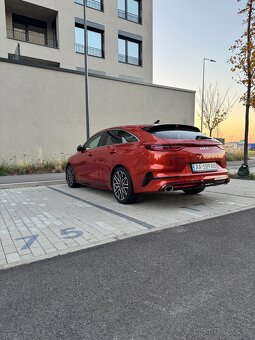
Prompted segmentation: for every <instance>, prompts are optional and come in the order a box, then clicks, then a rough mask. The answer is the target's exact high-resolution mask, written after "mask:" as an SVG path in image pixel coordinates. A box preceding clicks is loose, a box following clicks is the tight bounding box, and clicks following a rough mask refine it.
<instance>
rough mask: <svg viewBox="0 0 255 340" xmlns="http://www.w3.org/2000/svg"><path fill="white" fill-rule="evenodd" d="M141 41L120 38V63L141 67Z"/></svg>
mask: <svg viewBox="0 0 255 340" xmlns="http://www.w3.org/2000/svg"><path fill="white" fill-rule="evenodd" d="M141 49H142V43H141V41H137V40H133V39H129V38H126V37H121V36H119V40H118V53H119V62H121V63H126V64H132V65H137V66H141V65H142V59H141Z"/></svg>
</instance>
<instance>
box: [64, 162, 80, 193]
mask: <svg viewBox="0 0 255 340" xmlns="http://www.w3.org/2000/svg"><path fill="white" fill-rule="evenodd" d="M66 182H67V184H68V186H69V187H70V188H77V187H78V186H79V184H78V183H77V182H76V179H75V173H74V169H73V167H72V165H71V164H68V165H67V167H66Z"/></svg>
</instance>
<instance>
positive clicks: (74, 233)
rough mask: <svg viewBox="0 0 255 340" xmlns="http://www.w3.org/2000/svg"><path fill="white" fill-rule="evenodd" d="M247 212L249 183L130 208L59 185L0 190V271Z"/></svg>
mask: <svg viewBox="0 0 255 340" xmlns="http://www.w3.org/2000/svg"><path fill="white" fill-rule="evenodd" d="M253 207H255V182H254V181H245V180H232V181H231V182H230V184H228V185H224V186H217V187H211V188H207V189H206V190H205V191H204V192H203V193H201V194H199V195H195V196H187V195H184V194H183V193H182V192H172V193H158V194H149V195H144V196H142V197H141V199H140V200H139V201H138V202H137V203H136V204H132V205H121V204H119V203H118V202H117V201H116V200H115V199H114V197H113V195H112V193H111V192H108V191H103V190H99V189H94V188H87V187H81V188H77V189H70V188H68V187H67V185H65V184H62V185H54V186H48V187H46V186H41V187H25V188H15V189H6V190H0V269H4V268H9V267H12V266H16V265H20V264H23V263H29V262H33V261H38V260H41V259H45V258H50V257H53V256H57V255H62V254H66V253H68V252H73V251H77V250H80V249H86V248H89V247H94V246H96V245H100V244H105V243H108V242H113V241H117V240H119V239H123V238H126V237H131V236H135V235H139V234H143V233H148V232H153V231H156V230H160V229H164V228H170V227H175V226H180V225H184V228H185V224H187V223H190V222H194V221H199V220H206V219H208V218H211V217H216V216H220V215H226V214H229V213H232V212H237V211H241V210H245V209H249V208H253ZM222 227H224V226H222Z"/></svg>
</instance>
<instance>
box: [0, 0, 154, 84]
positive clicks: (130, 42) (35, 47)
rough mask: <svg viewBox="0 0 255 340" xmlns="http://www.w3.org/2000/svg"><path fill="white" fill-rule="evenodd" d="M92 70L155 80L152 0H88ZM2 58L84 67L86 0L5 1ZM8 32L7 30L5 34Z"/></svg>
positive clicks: (1, 23) (0, 7)
mask: <svg viewBox="0 0 255 340" xmlns="http://www.w3.org/2000/svg"><path fill="white" fill-rule="evenodd" d="M86 3H87V7H86V16H87V30H88V56H89V57H88V59H89V69H90V71H91V73H96V74H102V75H107V76H112V77H118V78H124V79H125V78H126V79H133V80H137V81H144V82H149V83H151V82H152V0H146V1H145V0H144V3H145V4H146V5H144V4H143V3H142V0H87V1H86ZM0 16H1V17H0V27H1V35H0V46H1V47H0V57H4V58H12V57H13V54H14V51H15V49H16V47H17V42H19V43H20V53H21V55H22V57H23V60H26V61H30V62H31V63H32V62H34V63H37V64H38V63H44V64H48V65H50V66H55V67H61V68H66V69H72V70H83V69H84V66H83V65H84V57H83V54H84V19H83V0H43V1H42V0H30V1H22V0H1V5H0ZM5 32H6V34H5Z"/></svg>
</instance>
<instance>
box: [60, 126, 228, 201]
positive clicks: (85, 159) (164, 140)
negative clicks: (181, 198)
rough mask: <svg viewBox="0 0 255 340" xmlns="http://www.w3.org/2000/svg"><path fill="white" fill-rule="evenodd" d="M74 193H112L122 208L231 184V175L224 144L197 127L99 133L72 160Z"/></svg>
mask: <svg viewBox="0 0 255 340" xmlns="http://www.w3.org/2000/svg"><path fill="white" fill-rule="evenodd" d="M66 180H67V184H68V185H69V187H71V188H73V187H76V186H79V185H87V186H94V187H98V188H102V189H107V190H111V191H113V194H114V196H115V198H116V199H117V201H118V202H120V203H123V204H125V203H131V202H133V201H134V200H135V198H136V196H137V194H140V193H148V192H157V191H169V192H170V191H176V190H183V191H184V193H186V194H198V193H200V192H202V191H203V190H204V189H205V187H207V186H212V185H220V184H227V183H228V182H229V173H228V170H227V166H226V158H225V151H224V148H223V145H222V144H221V142H219V141H218V140H216V139H213V138H210V137H208V136H206V135H204V134H202V133H201V132H200V130H199V129H198V128H196V127H193V126H188V125H177V124H164V125H159V124H158V125H133V126H119V127H113V128H109V129H106V130H103V131H100V132H98V133H96V134H95V135H94V136H93V137H91V138H90V139H89V140H88V141H87V142H86V143H85V144H84V145H79V146H78V148H77V153H76V154H74V155H73V156H71V157H70V158H69V159H68V162H67V166H66Z"/></svg>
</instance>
